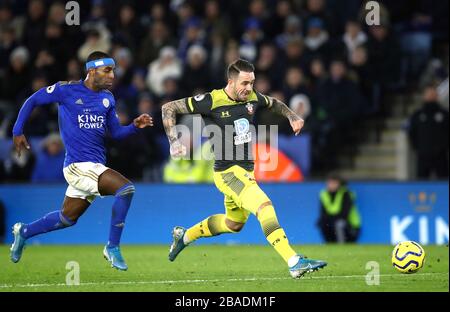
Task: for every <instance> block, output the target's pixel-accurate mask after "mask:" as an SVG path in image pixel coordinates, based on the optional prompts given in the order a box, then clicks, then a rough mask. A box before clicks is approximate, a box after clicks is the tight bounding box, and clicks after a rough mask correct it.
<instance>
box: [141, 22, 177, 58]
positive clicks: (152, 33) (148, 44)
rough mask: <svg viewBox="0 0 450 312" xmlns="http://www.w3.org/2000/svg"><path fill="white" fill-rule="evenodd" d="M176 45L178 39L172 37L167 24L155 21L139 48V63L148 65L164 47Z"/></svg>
mask: <svg viewBox="0 0 450 312" xmlns="http://www.w3.org/2000/svg"><path fill="white" fill-rule="evenodd" d="M175 45H176V41H175V40H173V38H172V37H171V35H170V33H169V30H168V28H167V25H166V24H164V23H163V22H162V21H155V22H154V23H153V24H152V25H151V27H150V28H149V31H148V33H147V36H145V38H144V40H143V41H142V43H141V46H140V48H139V65H140V66H143V67H147V66H148V65H149V64H150V63H151V62H153V61H154V60H155V59H156V58H157V57H158V55H159V52H160V51H161V49H162V48H163V47H165V46H175Z"/></svg>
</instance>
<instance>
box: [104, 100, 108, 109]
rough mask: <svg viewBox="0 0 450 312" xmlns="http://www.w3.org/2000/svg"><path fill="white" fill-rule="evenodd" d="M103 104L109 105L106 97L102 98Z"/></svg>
mask: <svg viewBox="0 0 450 312" xmlns="http://www.w3.org/2000/svg"><path fill="white" fill-rule="evenodd" d="M103 106H105V108H108V107H109V100H108V99H107V98H104V99H103Z"/></svg>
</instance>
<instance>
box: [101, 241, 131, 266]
mask: <svg viewBox="0 0 450 312" xmlns="http://www.w3.org/2000/svg"><path fill="white" fill-rule="evenodd" d="M103 256H104V257H105V259H106V260H107V261H108V262H110V263H111V267H112V268H116V269H118V270H121V271H126V270H128V266H127V264H126V263H125V260H123V257H122V254H121V252H120V247H119V246H117V247H108V246H105V248H104V249H103Z"/></svg>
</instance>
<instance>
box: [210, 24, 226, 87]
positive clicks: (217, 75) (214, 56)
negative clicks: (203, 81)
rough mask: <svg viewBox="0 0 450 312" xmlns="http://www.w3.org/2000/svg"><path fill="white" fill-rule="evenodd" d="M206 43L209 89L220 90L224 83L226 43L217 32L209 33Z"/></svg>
mask: <svg viewBox="0 0 450 312" xmlns="http://www.w3.org/2000/svg"><path fill="white" fill-rule="evenodd" d="M208 39H209V41H208V50H209V72H210V76H211V87H212V88H214V89H218V88H222V87H223V85H224V82H225V69H226V64H225V53H226V51H225V50H226V46H225V45H226V42H225V39H224V38H223V36H222V35H221V34H220V32H219V31H213V32H211V34H210V36H209V38H208Z"/></svg>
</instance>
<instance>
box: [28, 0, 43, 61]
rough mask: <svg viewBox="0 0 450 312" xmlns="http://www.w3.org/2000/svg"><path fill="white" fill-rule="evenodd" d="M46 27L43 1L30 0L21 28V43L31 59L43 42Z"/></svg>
mask: <svg viewBox="0 0 450 312" xmlns="http://www.w3.org/2000/svg"><path fill="white" fill-rule="evenodd" d="M45 26H46V12H45V3H44V1H43V0H31V1H29V3H28V11H27V16H26V19H25V25H24V28H23V30H24V31H23V34H22V42H23V44H24V45H25V46H26V47H27V48H28V49H29V50H30V54H31V58H32V59H33V58H34V57H35V56H36V54H37V52H38V49H39V48H40V47H41V43H42V41H43V40H44V35H45Z"/></svg>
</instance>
